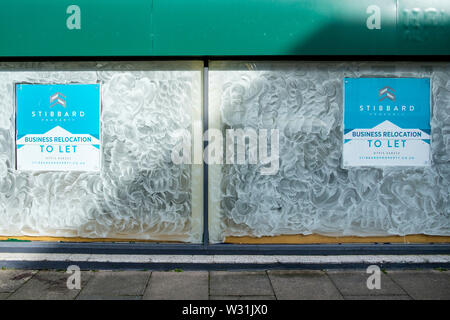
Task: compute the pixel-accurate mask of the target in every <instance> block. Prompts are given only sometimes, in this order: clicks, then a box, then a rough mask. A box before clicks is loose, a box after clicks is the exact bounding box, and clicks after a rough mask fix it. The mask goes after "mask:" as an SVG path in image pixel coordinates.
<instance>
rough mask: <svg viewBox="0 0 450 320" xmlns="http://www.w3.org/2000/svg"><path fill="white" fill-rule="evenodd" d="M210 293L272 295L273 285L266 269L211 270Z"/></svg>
mask: <svg viewBox="0 0 450 320" xmlns="http://www.w3.org/2000/svg"><path fill="white" fill-rule="evenodd" d="M209 285H210V295H213V296H228V295H234V296H256V295H260V296H265V295H267V296H271V295H273V290H272V286H271V285H270V281H269V278H268V277H267V274H266V273H265V272H264V271H261V272H248V271H242V272H230V271H211V273H210V284H209Z"/></svg>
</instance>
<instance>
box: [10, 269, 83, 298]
mask: <svg viewBox="0 0 450 320" xmlns="http://www.w3.org/2000/svg"><path fill="white" fill-rule="evenodd" d="M90 275H91V272H89V271H87V272H81V288H83V287H84V286H85V285H86V283H87V282H88V281H89V278H90ZM69 276H70V274H67V273H65V272H63V271H39V272H38V273H37V274H35V275H34V276H33V278H31V279H30V280H28V281H27V282H26V283H25V284H24V285H22V286H21V287H20V288H19V289H18V290H17V291H16V292H14V293H13V294H12V295H11V296H10V297H9V298H8V300H71V299H74V298H75V297H76V296H77V295H78V294H79V292H80V290H77V289H72V290H71V289H68V288H67V279H68V277H69Z"/></svg>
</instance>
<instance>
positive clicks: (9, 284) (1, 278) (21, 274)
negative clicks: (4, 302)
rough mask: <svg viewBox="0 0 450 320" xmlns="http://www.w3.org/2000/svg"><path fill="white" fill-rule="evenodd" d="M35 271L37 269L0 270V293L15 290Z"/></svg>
mask: <svg viewBox="0 0 450 320" xmlns="http://www.w3.org/2000/svg"><path fill="white" fill-rule="evenodd" d="M36 273H37V271H27V270H2V271H1V272H0V293H5V292H14V291H16V290H17V289H18V288H19V287H20V286H21V285H23V284H24V283H25V282H27V281H28V280H30V278H31V277H32V276H33V275H35V274H36Z"/></svg>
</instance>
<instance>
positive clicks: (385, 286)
mask: <svg viewBox="0 0 450 320" xmlns="http://www.w3.org/2000/svg"><path fill="white" fill-rule="evenodd" d="M327 274H328V276H329V277H330V278H331V280H332V281H333V283H334V284H335V285H336V287H337V288H338V290H339V291H340V292H341V294H342V295H344V296H370V295H406V292H405V291H404V290H403V289H402V288H400V287H399V286H398V285H397V284H395V283H394V282H393V281H392V280H391V279H390V278H389V277H388V276H387V275H386V274H384V273H383V272H381V274H380V285H381V288H380V289H372V290H370V289H368V288H367V279H368V278H369V277H370V276H371V275H372V274H369V273H366V272H365V270H361V271H359V270H357V271H327Z"/></svg>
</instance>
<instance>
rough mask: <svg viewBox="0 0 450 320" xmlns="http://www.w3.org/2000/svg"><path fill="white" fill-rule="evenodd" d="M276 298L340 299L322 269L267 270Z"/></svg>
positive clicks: (340, 296) (339, 295)
mask: <svg viewBox="0 0 450 320" xmlns="http://www.w3.org/2000/svg"><path fill="white" fill-rule="evenodd" d="M268 274H269V278H270V281H271V282H272V286H273V289H274V290H275V296H276V298H277V299H278V300H342V299H343V297H342V295H341V294H340V293H339V291H338V290H337V289H336V287H335V286H334V284H333V282H331V280H330V279H329V278H328V276H327V275H326V274H325V272H323V271H269V272H268Z"/></svg>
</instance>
